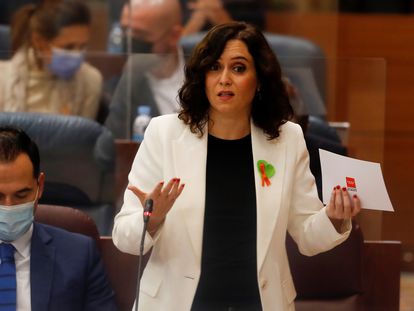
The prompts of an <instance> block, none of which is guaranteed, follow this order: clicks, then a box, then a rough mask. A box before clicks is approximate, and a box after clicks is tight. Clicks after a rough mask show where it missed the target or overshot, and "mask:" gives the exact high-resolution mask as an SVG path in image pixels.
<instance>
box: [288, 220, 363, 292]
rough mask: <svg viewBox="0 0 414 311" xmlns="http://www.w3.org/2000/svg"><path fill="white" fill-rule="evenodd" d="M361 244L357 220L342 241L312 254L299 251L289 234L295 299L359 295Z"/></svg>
mask: <svg viewBox="0 0 414 311" xmlns="http://www.w3.org/2000/svg"><path fill="white" fill-rule="evenodd" d="M363 247H364V239H363V235H362V231H361V228H360V226H359V225H358V224H357V223H356V222H354V223H353V228H352V231H351V234H350V236H349V237H348V239H347V240H346V241H345V242H343V243H342V244H340V245H338V246H337V247H335V248H333V249H331V250H329V251H327V252H324V253H321V254H318V255H316V256H312V257H307V256H304V255H302V254H300V253H299V250H298V247H297V245H296V243H295V242H294V241H293V239H292V238H291V237H290V236H289V237H288V238H287V239H286V248H287V252H288V258H289V264H290V269H291V273H292V277H293V281H294V284H295V288H296V291H297V299H299V300H320V299H327V300H331V299H338V298H346V297H350V296H352V295H356V294H361V293H362V292H363V283H362V275H363V268H362V266H363V256H362V254H363Z"/></svg>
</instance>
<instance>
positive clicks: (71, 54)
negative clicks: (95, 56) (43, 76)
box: [48, 48, 84, 80]
mask: <svg viewBox="0 0 414 311" xmlns="http://www.w3.org/2000/svg"><path fill="white" fill-rule="evenodd" d="M83 60H84V52H79V51H67V50H63V49H59V48H52V60H51V61H50V64H49V65H48V69H49V71H50V72H51V73H53V74H55V75H56V76H58V77H59V78H61V79H65V80H67V79H70V78H72V77H73V75H74V74H75V73H76V72H77V71H78V70H79V67H80V66H81V65H82V63H83Z"/></svg>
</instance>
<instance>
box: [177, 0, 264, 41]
mask: <svg viewBox="0 0 414 311" xmlns="http://www.w3.org/2000/svg"><path fill="white" fill-rule="evenodd" d="M181 4H182V7H183V12H184V14H183V15H184V24H185V28H184V35H188V34H191V33H195V32H199V31H203V30H208V29H209V28H210V27H211V26H214V25H218V24H223V23H227V22H230V21H232V20H237V21H245V22H248V23H251V24H254V25H256V26H258V27H259V28H260V29H262V30H264V29H265V8H266V3H265V1H263V0H181Z"/></svg>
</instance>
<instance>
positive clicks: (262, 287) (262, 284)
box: [260, 279, 267, 289]
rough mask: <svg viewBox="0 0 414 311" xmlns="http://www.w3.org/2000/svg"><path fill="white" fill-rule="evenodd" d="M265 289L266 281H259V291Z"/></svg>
mask: <svg viewBox="0 0 414 311" xmlns="http://www.w3.org/2000/svg"><path fill="white" fill-rule="evenodd" d="M266 287H267V280H266V279H264V280H261V282H260V288H261V289H266Z"/></svg>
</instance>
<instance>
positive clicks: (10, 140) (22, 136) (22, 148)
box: [0, 126, 40, 179]
mask: <svg viewBox="0 0 414 311" xmlns="http://www.w3.org/2000/svg"><path fill="white" fill-rule="evenodd" d="M22 153H25V154H27V155H28V157H29V158H30V161H31V162H32V164H33V177H34V178H36V179H37V178H38V177H39V173H40V156H39V149H38V148H37V145H36V143H35V142H34V141H33V140H32V139H31V138H30V137H29V136H28V135H27V134H26V133H25V132H24V131H23V130H21V129H18V128H15V127H11V126H1V127H0V162H3V163H10V162H13V161H14V160H16V158H17V157H18V156H19V155H20V154H22Z"/></svg>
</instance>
